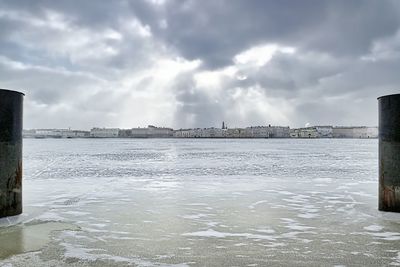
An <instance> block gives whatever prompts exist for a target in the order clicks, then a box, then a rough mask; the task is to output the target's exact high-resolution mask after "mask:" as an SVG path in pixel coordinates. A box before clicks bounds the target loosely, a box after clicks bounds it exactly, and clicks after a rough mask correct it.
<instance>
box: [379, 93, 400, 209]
mask: <svg viewBox="0 0 400 267" xmlns="http://www.w3.org/2000/svg"><path fill="white" fill-rule="evenodd" d="M378 101H379V210H382V211H394V212H400V94H396V95H388V96H382V97H379V98H378Z"/></svg>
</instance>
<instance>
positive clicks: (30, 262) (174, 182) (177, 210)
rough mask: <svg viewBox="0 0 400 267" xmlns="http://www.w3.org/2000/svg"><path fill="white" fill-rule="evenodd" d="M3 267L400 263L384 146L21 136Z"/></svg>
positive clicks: (399, 224)
mask: <svg viewBox="0 0 400 267" xmlns="http://www.w3.org/2000/svg"><path fill="white" fill-rule="evenodd" d="M23 159H24V175H23V203H24V212H23V214H22V215H20V216H14V217H9V218H3V219H0V266H1V267H13V266H337V267H339V266H390V265H394V266H396V265H397V266H399V265H400V214H397V213H390V212H380V211H378V197H377V192H378V141H377V140H376V139H25V140H24V156H23Z"/></svg>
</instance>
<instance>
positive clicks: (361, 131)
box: [333, 126, 378, 138]
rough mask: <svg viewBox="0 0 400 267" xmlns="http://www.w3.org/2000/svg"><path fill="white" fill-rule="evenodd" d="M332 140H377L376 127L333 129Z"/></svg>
mask: <svg viewBox="0 0 400 267" xmlns="http://www.w3.org/2000/svg"><path fill="white" fill-rule="evenodd" d="M333 137H334V138H378V127H366V126H361V127H342V126H340V127H334V128H333Z"/></svg>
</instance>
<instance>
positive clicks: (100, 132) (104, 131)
mask: <svg viewBox="0 0 400 267" xmlns="http://www.w3.org/2000/svg"><path fill="white" fill-rule="evenodd" d="M118 134H119V129H118V128H92V129H91V130H90V137H97V138H113V137H114V138H115V137H118Z"/></svg>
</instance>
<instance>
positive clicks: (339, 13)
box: [149, 0, 399, 67]
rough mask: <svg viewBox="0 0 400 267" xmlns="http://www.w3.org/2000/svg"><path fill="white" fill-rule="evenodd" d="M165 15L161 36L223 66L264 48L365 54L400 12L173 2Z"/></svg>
mask: <svg viewBox="0 0 400 267" xmlns="http://www.w3.org/2000/svg"><path fill="white" fill-rule="evenodd" d="M165 16H166V19H167V21H168V28H167V29H166V30H160V32H159V35H160V36H163V38H165V39H166V40H167V41H168V43H169V44H172V45H174V46H175V47H177V48H178V50H179V51H181V53H182V54H183V55H184V56H185V57H187V58H189V59H195V58H201V59H203V60H204V61H205V62H206V64H207V65H208V66H210V67H219V66H222V65H227V64H229V63H230V61H231V59H232V57H233V56H234V55H235V54H237V53H239V52H240V51H241V50H244V49H246V48H247V47H249V46H252V45H256V44H259V43H280V44H283V45H285V44H286V45H287V44H289V45H292V46H297V47H301V48H303V49H305V50H311V51H314V50H318V51H321V52H325V53H330V54H334V55H336V56H357V55H361V54H363V53H366V52H367V51H368V49H369V47H370V45H371V44H372V42H373V41H374V40H375V39H376V38H381V37H384V36H389V35H391V34H393V33H394V32H395V31H396V30H397V28H398V22H399V8H398V4H397V3H396V2H394V1H327V0H326V1H309V0H303V1H290V0H284V1H264V0H255V1H251V2H249V1H242V0H225V1H224V0H222V1H189V0H188V1H168V2H167V5H166V12H165ZM149 23H151V22H149ZM155 29H157V28H155Z"/></svg>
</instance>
